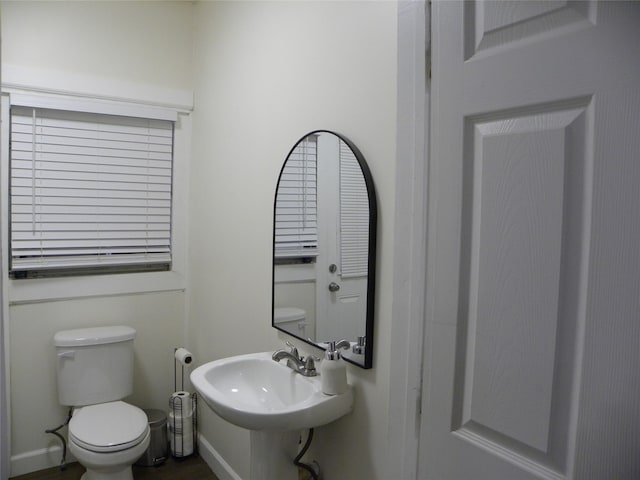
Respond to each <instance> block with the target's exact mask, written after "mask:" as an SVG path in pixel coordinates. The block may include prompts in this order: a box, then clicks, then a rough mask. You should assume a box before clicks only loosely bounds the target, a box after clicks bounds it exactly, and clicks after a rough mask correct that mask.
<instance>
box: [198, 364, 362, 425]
mask: <svg viewBox="0 0 640 480" xmlns="http://www.w3.org/2000/svg"><path fill="white" fill-rule="evenodd" d="M191 383H192V384H193V386H194V387H195V389H196V391H197V392H198V394H199V395H200V397H201V398H202V399H203V400H204V401H205V403H206V404H207V405H209V407H210V408H211V409H212V410H213V411H214V412H216V413H217V414H218V415H219V416H220V417H222V418H224V419H225V420H227V421H228V422H230V423H233V424H234V425H237V426H239V427H243V428H247V429H249V430H275V431H286V430H300V429H306V428H313V427H318V426H320V425H324V424H327V423H330V422H333V421H334V420H337V419H338V418H340V417H342V416H343V415H345V414H347V413H348V412H350V411H351V408H352V407H353V391H352V389H351V386H349V389H348V390H347V392H345V393H343V394H342V395H334V396H329V395H325V394H324V393H322V390H321V387H320V385H321V383H320V377H319V376H316V377H304V376H302V375H300V374H299V373H296V372H294V371H293V370H292V369H290V368H289V367H287V366H286V362H285V360H283V361H282V362H280V363H278V362H275V361H274V360H272V359H271V353H269V352H263V353H250V354H247V355H239V356H236V357H229V358H224V359H221V360H216V361H213V362H209V363H206V364H204V365H202V366H200V367H198V368H196V369H195V370H194V371H193V372H192V373H191Z"/></svg>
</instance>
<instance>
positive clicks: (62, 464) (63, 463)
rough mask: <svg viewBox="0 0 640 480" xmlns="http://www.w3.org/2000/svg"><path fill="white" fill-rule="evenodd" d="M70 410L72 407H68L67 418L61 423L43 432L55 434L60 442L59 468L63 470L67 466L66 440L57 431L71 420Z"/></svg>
mask: <svg viewBox="0 0 640 480" xmlns="http://www.w3.org/2000/svg"><path fill="white" fill-rule="evenodd" d="M71 412H72V409H71V408H70V409H69V413H68V414H67V419H66V420H65V421H64V423H63V424H62V425H60V426H58V427H56V428H51V429H49V430H45V431H44V433H51V434H52V435H55V436H56V437H58V438H59V439H60V441H61V442H62V460H61V461H60V470H65V469H66V468H67V441H66V440H65V438H64V437H63V436H62V435H60V434H59V433H58V430H60V429H61V428H62V427H65V426H66V425H67V424H68V423H69V422H70V421H71Z"/></svg>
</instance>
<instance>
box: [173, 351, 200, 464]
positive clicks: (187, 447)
mask: <svg viewBox="0 0 640 480" xmlns="http://www.w3.org/2000/svg"><path fill="white" fill-rule="evenodd" d="M192 360H193V356H192V355H191V352H189V351H188V350H186V349H184V348H174V365H173V388H174V393H173V394H172V395H171V397H170V398H169V418H168V422H167V427H168V430H169V444H170V447H171V455H172V456H173V457H174V458H182V457H188V456H190V455H193V454H197V453H198V442H197V436H198V416H197V405H198V398H197V394H196V393H195V392H194V393H190V392H188V391H185V387H184V369H185V367H186V366H188V365H190V364H191V362H192ZM178 364H180V390H178Z"/></svg>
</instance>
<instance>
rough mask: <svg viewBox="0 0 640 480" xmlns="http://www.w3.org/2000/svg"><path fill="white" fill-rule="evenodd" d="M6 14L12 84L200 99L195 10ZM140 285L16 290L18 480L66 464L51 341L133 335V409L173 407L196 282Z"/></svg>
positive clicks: (9, 10)
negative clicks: (55, 430) (91, 329)
mask: <svg viewBox="0 0 640 480" xmlns="http://www.w3.org/2000/svg"><path fill="white" fill-rule="evenodd" d="M0 12H1V19H2V20H1V21H2V25H1V32H2V62H3V65H2V67H3V72H2V80H3V81H4V82H6V81H8V80H16V79H17V80H20V79H21V78H22V79H25V80H26V81H28V82H30V83H32V84H39V85H40V86H42V87H44V88H51V89H54V90H56V89H58V90H60V89H65V87H67V88H72V89H80V90H86V91H89V92H95V91H96V90H99V92H97V93H101V94H105V95H107V96H112V97H128V98H134V97H135V96H136V95H137V93H138V92H144V95H145V96H146V98H145V100H152V99H153V98H152V97H153V95H155V92H164V91H166V92H172V93H175V92H182V94H179V95H178V97H181V98H188V97H189V95H190V93H189V92H192V81H191V78H192V77H191V71H192V65H191V55H190V52H191V42H192V33H191V26H192V25H191V21H192V15H191V14H192V4H191V3H190V2H24V1H21V2H6V1H4V2H1V3H0ZM5 72H7V75H5ZM157 100H158V101H159V102H162V101H164V100H165V99H163V98H158V99H157ZM181 201H182V200H181ZM181 208H182V207H181ZM3 229H4V227H3ZM2 274H3V276H4V277H5V278H6V272H3V273H2ZM130 278H131V277H130V276H128V275H120V276H112V278H110V280H109V281H105V282H102V280H105V279H101V282H99V283H98V284H96V285H94V286H93V287H92V288H91V289H90V290H92V292H91V295H90V296H88V297H77V295H78V292H79V291H84V292H85V293H86V292H87V291H88V290H87V285H88V284H93V283H94V282H93V280H94V279H92V278H88V277H85V278H82V279H81V280H75V281H69V280H64V281H62V280H59V281H56V280H53V281H49V282H47V283H46V284H45V285H43V286H42V288H41V292H42V293H41V297H40V298H41V299H42V298H48V297H51V296H52V295H51V293H52V292H56V295H55V296H57V297H58V299H55V300H45V301H41V300H39V299H38V298H37V295H36V296H34V295H31V297H30V298H31V300H29V299H27V300H21V301H19V302H16V290H15V289H12V288H9V289H8V293H9V295H13V299H12V298H11V297H10V298H9V301H10V302H11V304H10V307H9V310H8V311H9V321H8V324H9V335H10V337H9V338H10V365H11V370H10V375H11V380H10V382H11V384H10V388H11V455H12V457H11V469H12V471H11V475H18V474H21V473H25V472H28V471H32V470H37V469H40V468H45V467H49V466H53V465H57V464H58V463H59V462H60V456H61V453H60V450H58V449H57V446H58V445H59V441H58V440H57V439H56V438H55V437H53V436H52V435H47V434H45V433H44V430H45V429H46V428H51V427H55V426H57V425H58V424H60V423H61V422H62V421H63V420H64V418H65V415H66V409H65V408H63V407H61V406H59V405H58V401H57V392H56V385H55V364H54V362H53V359H54V357H53V355H54V350H53V345H52V337H53V334H54V333H55V332H56V331H58V330H62V329H68V328H78V327H86V326H94V325H107V324H125V325H131V326H132V327H134V328H135V329H136V330H137V332H138V336H137V338H136V340H135V360H136V367H135V392H134V395H133V397H131V399H130V400H131V401H132V403H135V404H137V405H140V406H142V407H152V408H164V407H165V405H166V401H167V399H168V396H169V394H170V393H171V392H172V391H173V389H174V388H173V359H172V358H173V357H172V353H173V347H174V346H179V345H182V344H183V343H184V342H185V318H186V300H185V296H186V293H185V287H186V280H184V279H183V280H182V281H180V280H179V279H178V280H177V281H173V282H170V283H171V287H169V288H168V287H167V284H166V282H162V281H161V280H162V279H161V278H160V277H158V276H157V275H155V276H144V277H143V278H142V279H141V280H139V281H138V285H139V286H140V285H143V286H144V293H141V290H140V288H137V287H130V283H131V282H129V279H130ZM23 282H33V283H32V285H36V284H37V283H38V282H39V281H31V280H23ZM5 283H6V282H5ZM23 285H24V284H23ZM100 285H104V286H105V287H109V288H105V289H102V288H101V286H100ZM167 288H168V290H167ZM154 290H156V291H154ZM107 293H108V294H107ZM5 298H6V297H5Z"/></svg>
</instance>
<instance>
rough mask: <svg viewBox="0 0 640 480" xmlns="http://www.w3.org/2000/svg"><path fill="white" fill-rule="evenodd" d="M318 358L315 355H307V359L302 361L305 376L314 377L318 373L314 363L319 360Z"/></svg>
mask: <svg viewBox="0 0 640 480" xmlns="http://www.w3.org/2000/svg"><path fill="white" fill-rule="evenodd" d="M319 361H320V358H319V357H316V356H315V355H309V356H308V357H307V359H306V360H305V361H304V371H305V373H304V375H305V376H307V377H315V376H316V375H317V374H318V373H317V372H316V364H315V362H319Z"/></svg>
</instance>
